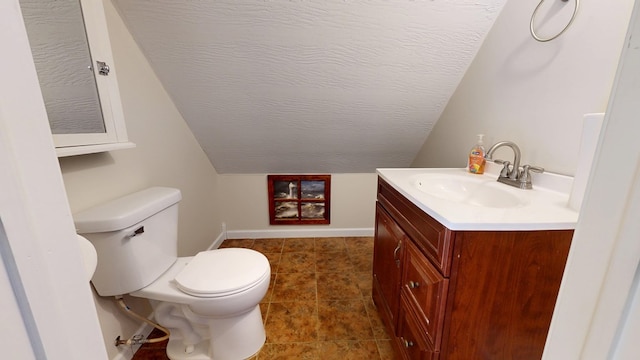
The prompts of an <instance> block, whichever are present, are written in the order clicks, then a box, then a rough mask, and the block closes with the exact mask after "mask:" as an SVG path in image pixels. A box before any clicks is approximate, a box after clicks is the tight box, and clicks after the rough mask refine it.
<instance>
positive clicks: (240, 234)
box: [212, 228, 374, 249]
mask: <svg viewBox="0 0 640 360" xmlns="http://www.w3.org/2000/svg"><path fill="white" fill-rule="evenodd" d="M373 234H374V229H373V228H348V229H309V230H306V229H278V230H271V229H269V230H227V236H226V238H227V239H264V238H296V237H336V236H373ZM220 235H221V236H222V235H223V234H220ZM218 238H220V236H218ZM216 241H217V239H216ZM220 243H222V241H220ZM218 246H219V244H218ZM212 248H214V249H215V247H213V246H212Z"/></svg>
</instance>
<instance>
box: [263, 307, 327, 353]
mask: <svg viewBox="0 0 640 360" xmlns="http://www.w3.org/2000/svg"><path fill="white" fill-rule="evenodd" d="M317 327H318V312H317V306H316V302H315V301H297V302H283V303H271V304H270V306H269V316H268V317H267V322H266V324H265V330H266V332H267V342H268V343H291V342H312V341H317V339H318V331H317Z"/></svg>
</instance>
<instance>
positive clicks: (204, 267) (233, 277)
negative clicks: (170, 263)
mask: <svg viewBox="0 0 640 360" xmlns="http://www.w3.org/2000/svg"><path fill="white" fill-rule="evenodd" d="M269 269H270V268H269V260H267V258H266V257H265V256H264V255H262V254H261V253H259V252H257V251H255V250H250V249H241V248H228V249H217V250H209V251H202V252H200V253H198V254H197V255H196V256H194V257H193V259H191V261H189V263H188V264H187V266H185V268H184V269H182V271H180V273H178V275H176V277H175V279H174V280H175V282H176V285H177V287H178V288H179V289H180V290H182V291H183V292H185V293H187V294H190V295H193V296H201V297H214V296H221V295H229V294H231V293H235V292H238V291H242V290H243V289H245V288H247V287H251V286H252V285H253V284H255V283H257V282H258V281H260V280H262V279H263V278H264V276H265V274H267V273H268V272H269Z"/></svg>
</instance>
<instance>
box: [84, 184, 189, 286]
mask: <svg viewBox="0 0 640 360" xmlns="http://www.w3.org/2000/svg"><path fill="white" fill-rule="evenodd" d="M181 199H182V196H181V194H180V190H178V189H173V188H166V187H153V188H149V189H145V190H142V191H139V192H136V193H133V194H129V195H126V196H124V197H121V198H118V199H115V200H112V201H109V202H106V203H104V204H101V205H98V206H95V207H92V208H90V209H87V210H84V211H81V212H78V213H76V214H74V216H73V218H74V222H75V225H76V231H77V232H78V234H80V235H82V236H84V237H85V238H87V239H88V240H89V241H90V242H91V243H92V244H93V246H94V247H95V248H96V252H97V253H98V266H97V268H96V272H95V274H94V275H93V278H92V279H91V281H92V282H93V285H94V286H95V288H96V290H97V291H98V294H100V295H102V296H113V295H123V294H128V293H130V292H132V291H135V290H139V289H142V288H143V287H145V286H147V285H149V284H151V283H152V282H153V281H154V280H155V279H157V278H158V277H159V276H160V275H162V273H164V272H165V271H166V270H167V269H169V267H171V265H173V263H174V262H175V261H176V259H177V257H178V249H177V245H178V202H179V201H180V200H181Z"/></svg>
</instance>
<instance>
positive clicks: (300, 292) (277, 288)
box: [271, 272, 316, 302]
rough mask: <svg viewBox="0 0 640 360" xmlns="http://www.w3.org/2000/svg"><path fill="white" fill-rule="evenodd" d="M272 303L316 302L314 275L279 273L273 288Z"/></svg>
mask: <svg viewBox="0 0 640 360" xmlns="http://www.w3.org/2000/svg"><path fill="white" fill-rule="evenodd" d="M271 301H272V302H284V301H316V277H315V274H314V273H310V272H309V273H304V272H299V273H279V274H278V278H277V280H276V283H275V285H274V287H273V295H272V296H271Z"/></svg>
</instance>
